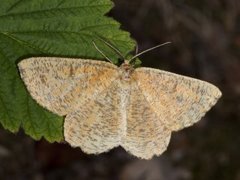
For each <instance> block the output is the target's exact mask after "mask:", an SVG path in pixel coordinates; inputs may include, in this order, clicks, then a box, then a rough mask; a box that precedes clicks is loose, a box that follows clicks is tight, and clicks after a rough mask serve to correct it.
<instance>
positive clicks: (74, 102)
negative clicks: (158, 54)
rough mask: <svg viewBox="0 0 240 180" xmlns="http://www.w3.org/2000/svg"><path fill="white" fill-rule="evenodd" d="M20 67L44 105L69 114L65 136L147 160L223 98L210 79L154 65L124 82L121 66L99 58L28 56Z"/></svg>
mask: <svg viewBox="0 0 240 180" xmlns="http://www.w3.org/2000/svg"><path fill="white" fill-rule="evenodd" d="M19 70H20V74H21V77H22V79H23V81H24V82H25V84H26V87H27V89H28V91H29V92H30V94H31V96H32V97H33V98H34V99H35V100H36V101H37V102H38V103H39V104H40V105H42V106H44V107H45V108H47V109H48V110H50V111H52V112H54V113H56V114H58V115H66V118H65V122H64V137H65V140H66V141H67V142H68V143H69V144H70V145H71V146H73V147H81V149H82V150H83V151H84V152H86V153H91V154H98V153H102V152H106V151H108V150H110V149H112V148H113V147H116V146H119V145H120V146H122V147H123V148H124V149H126V150H127V151H128V152H130V153H131V154H133V155H135V156H137V157H140V158H143V159H150V158H151V157H152V156H153V155H160V154H161V153H163V152H164V151H165V150H166V148H167V146H168V143H169V140H170V137H171V132H172V131H177V130H180V129H182V128H184V127H188V126H190V125H192V124H194V123H196V122H197V121H198V120H200V119H201V117H203V116H204V114H205V113H206V112H207V111H208V110H209V109H210V108H211V107H212V106H213V105H214V104H215V103H216V102H217V100H218V98H220V96H221V92H220V90H219V89H218V88H217V87H215V86H214V85H212V84H210V83H207V82H204V81H200V80H197V79H193V78H189V77H185V76H181V75H177V74H174V73H169V72H165V71H161V70H157V69H152V68H137V69H135V70H134V71H133V72H132V74H131V76H130V81H129V82H128V81H127V82H126V81H124V80H123V79H122V77H123V75H124V74H122V73H123V71H122V69H120V68H118V67H117V66H115V65H113V64H111V63H107V62H102V61H95V60H83V59H70V58H53V57H52V58H49V57H47V58H29V59H26V60H23V61H21V62H20V63H19Z"/></svg>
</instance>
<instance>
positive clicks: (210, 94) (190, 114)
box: [132, 67, 221, 131]
mask: <svg viewBox="0 0 240 180" xmlns="http://www.w3.org/2000/svg"><path fill="white" fill-rule="evenodd" d="M132 78H133V79H134V80H135V81H136V82H137V84H138V87H139V88H140V89H141V92H142V93H143V95H144V97H145V99H146V102H148V103H149V106H150V107H151V109H152V110H153V112H155V113H156V116H157V117H158V121H161V123H162V124H163V125H164V126H165V127H167V128H168V129H170V130H171V131H177V130H180V129H182V128H184V127H188V126H191V125H192V124H194V123H196V122H197V121H199V120H200V119H201V118H202V117H203V116H204V115H205V113H206V112H207V111H208V110H209V109H210V108H211V107H212V106H213V105H215V104H216V102H217V100H218V99H219V98H220V97H221V91H220V90H219V89H218V88H217V87H216V86H214V85H212V84H210V83H208V82H205V81H201V80H197V79H194V78H190V77H186V76H182V75H178V74H174V73H170V72H166V71H162V70H158V69H153V68H145V67H142V68H138V69H136V70H135V72H134V74H133V76H132Z"/></svg>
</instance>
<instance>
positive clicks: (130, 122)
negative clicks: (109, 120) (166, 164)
mask: <svg viewBox="0 0 240 180" xmlns="http://www.w3.org/2000/svg"><path fill="white" fill-rule="evenodd" d="M170 136H171V130H170V129H168V128H167V127H166V126H165V125H164V123H163V122H162V119H160V118H159V117H158V116H157V114H156V113H155V112H154V110H153V109H152V107H151V106H150V104H149V102H148V101H147V99H146V97H145V96H144V94H143V92H142V90H141V89H140V88H139V87H138V85H137V82H136V81H133V82H132V84H131V90H130V99H129V103H128V105H127V130H126V135H125V136H124V137H123V139H122V143H121V146H122V147H123V148H124V149H125V150H126V151H129V152H130V153H131V154H133V155H134V156H137V157H140V158H142V159H150V158H152V156H153V155H160V154H162V153H163V152H164V151H165V150H166V148H167V146H168V143H169V140H170Z"/></svg>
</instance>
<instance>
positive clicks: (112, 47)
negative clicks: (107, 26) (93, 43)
mask: <svg viewBox="0 0 240 180" xmlns="http://www.w3.org/2000/svg"><path fill="white" fill-rule="evenodd" d="M99 39H100V40H101V41H102V42H104V43H105V44H106V45H107V46H108V47H110V48H111V49H112V50H114V51H115V53H117V54H118V55H119V56H120V57H121V58H122V59H123V60H124V59H125V58H124V56H123V54H122V53H121V52H120V51H119V49H117V48H116V47H115V46H114V45H113V44H111V43H109V42H107V41H105V40H104V39H102V38H101V37H99Z"/></svg>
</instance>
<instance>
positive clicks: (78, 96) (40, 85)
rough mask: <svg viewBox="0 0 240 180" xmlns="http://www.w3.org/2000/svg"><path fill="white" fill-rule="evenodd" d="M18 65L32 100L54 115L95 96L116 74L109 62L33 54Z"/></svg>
mask: <svg viewBox="0 0 240 180" xmlns="http://www.w3.org/2000/svg"><path fill="white" fill-rule="evenodd" d="M18 67H19V71H20V75H21V78H22V79H23V81H24V83H25V85H26V87H27V89H28V91H29V92H30V94H31V96H32V97H33V99H35V100H36V101H37V102H38V103H39V104H40V105H42V106H43V107H45V108H47V109H48V110H50V111H52V112H54V113H56V114H58V115H66V114H68V113H69V112H71V111H72V110H73V108H74V107H76V106H78V104H80V103H82V101H83V100H84V99H85V98H88V97H95V96H97V94H98V93H99V92H101V91H103V90H104V89H105V88H107V87H108V86H109V85H110V84H111V81H113V80H114V79H115V78H116V77H117V75H118V71H117V66H115V65H113V64H110V63H107V62H103V61H95V60H83V59H72V58H58V57H34V58H29V59H25V60H22V61H21V62H20V63H19V64H18Z"/></svg>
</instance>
